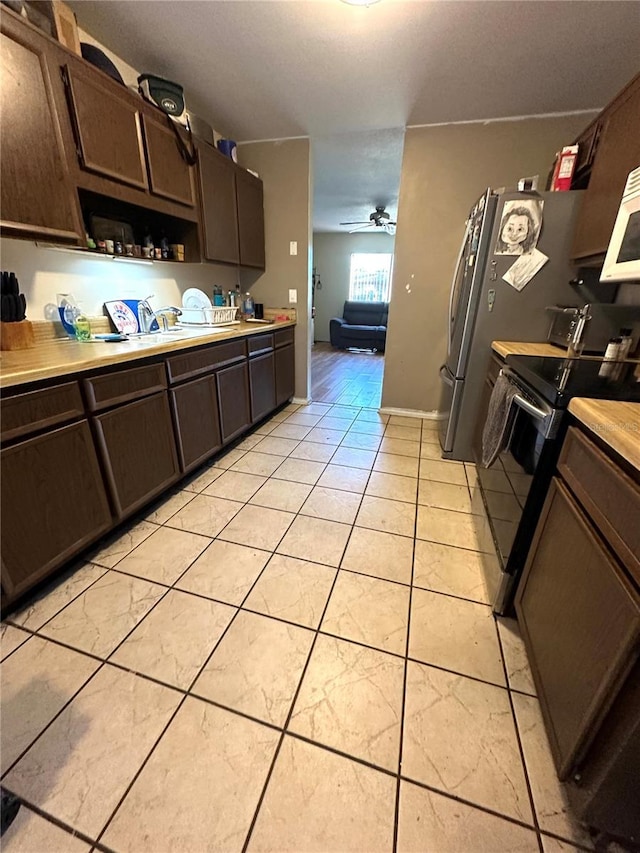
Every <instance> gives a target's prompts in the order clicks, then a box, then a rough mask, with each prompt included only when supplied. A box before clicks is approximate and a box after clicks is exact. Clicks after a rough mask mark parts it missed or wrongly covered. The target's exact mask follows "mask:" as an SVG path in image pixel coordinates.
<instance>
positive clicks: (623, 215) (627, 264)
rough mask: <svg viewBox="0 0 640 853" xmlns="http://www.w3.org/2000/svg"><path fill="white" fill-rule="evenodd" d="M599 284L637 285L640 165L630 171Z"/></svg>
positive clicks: (639, 264) (639, 247) (639, 250)
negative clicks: (603, 282)
mask: <svg viewBox="0 0 640 853" xmlns="http://www.w3.org/2000/svg"><path fill="white" fill-rule="evenodd" d="M600 281H638V282H640V166H639V167H638V168H637V169H634V170H633V172H629V177H628V178H627V183H626V184H625V187H624V192H623V194H622V201H621V202H620V209H619V210H618V215H617V217H616V222H615V225H614V226H613V231H612V232H611V240H610V241H609V248H608V249H607V255H606V257H605V259H604V264H603V266H602V273H601V274H600Z"/></svg>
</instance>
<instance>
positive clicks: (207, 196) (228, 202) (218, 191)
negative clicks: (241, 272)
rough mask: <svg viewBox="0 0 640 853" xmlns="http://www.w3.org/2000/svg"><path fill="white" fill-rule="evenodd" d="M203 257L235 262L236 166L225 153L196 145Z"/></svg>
mask: <svg viewBox="0 0 640 853" xmlns="http://www.w3.org/2000/svg"><path fill="white" fill-rule="evenodd" d="M198 169H199V178H200V198H201V202H202V228H203V231H204V257H205V258H206V260H208V261H222V262H224V263H229V264H237V263H238V261H239V260H240V254H239V249H238V208H237V204H236V175H235V173H236V169H235V167H234V165H233V163H232V162H231V160H229V158H228V157H224V156H223V155H222V154H219V153H218V152H217V151H216V150H215V149H214V148H212V147H211V146H210V145H205V144H201V145H200V146H199V147H198Z"/></svg>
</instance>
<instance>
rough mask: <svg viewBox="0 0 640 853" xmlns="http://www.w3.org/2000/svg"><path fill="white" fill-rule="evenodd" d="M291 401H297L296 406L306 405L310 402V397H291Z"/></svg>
mask: <svg viewBox="0 0 640 853" xmlns="http://www.w3.org/2000/svg"><path fill="white" fill-rule="evenodd" d="M291 402H292V403H297V405H298V406H308V405H309V403H310V402H311V397H292V398H291Z"/></svg>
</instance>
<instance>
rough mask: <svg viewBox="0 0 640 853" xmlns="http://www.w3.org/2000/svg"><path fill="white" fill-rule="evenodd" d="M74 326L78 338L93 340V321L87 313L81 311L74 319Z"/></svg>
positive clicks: (79, 339) (80, 339)
mask: <svg viewBox="0 0 640 853" xmlns="http://www.w3.org/2000/svg"><path fill="white" fill-rule="evenodd" d="M73 328H74V330H75V333H76V340H78V341H90V340H91V323H90V322H89V319H88V317H87V316H86V314H83V313H82V311H79V312H78V313H77V314H76V315H75V317H74V319H73Z"/></svg>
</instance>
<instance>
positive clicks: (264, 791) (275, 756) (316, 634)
mask: <svg viewBox="0 0 640 853" xmlns="http://www.w3.org/2000/svg"><path fill="white" fill-rule="evenodd" d="M351 530H352V531H353V525H352V526H351ZM350 538H351V532H350V533H349V536H348V537H347V541H346V543H345V546H344V549H343V554H342V557H341V558H340V561H339V563H338V565H339V564H340V562H342V559H343V557H344V551H346V549H347V546H348V543H349V539H350ZM335 572H336V573H335V575H334V578H333V582H332V584H331V589H330V590H329V594H328V595H327V599H326V601H325V603H324V607H323V609H322V613H321V614H320V619H319V620H318V624H317V627H316V629H315V631H314V638H313V641H312V643H311V646H310V648H309V653H308V655H307V659H306V661H305V664H304V667H303V669H302V672H301V674H300V678H299V679H298V686H297V687H296V690H295V693H294V694H293V699H292V700H291V705H290V706H289V711H288V713H287V716H286V719H285V722H284V726H283V728H282V734H281V735H280V739H279V741H278V744H277V745H276V749H275V751H274V754H273V759H272V761H271V765H270V767H269V770H268V772H267V776H266V778H265V781H264V785H263V788H262V791H261V793H260V797H259V798H258V802H257V804H256V808H255V811H254V814H253V818H252V820H251V823H250V824H249V829H248V831H247V835H246V837H245V841H244V844H243V846H242V853H246V851H247V848H248V846H249V843H250V841H251V836H252V834H253V830H254V828H255V825H256V822H257V820H258V815H259V813H260V809H261V807H262V803H263V802H264V799H265V797H266V794H267V789H268V787H269V783H270V781H271V777H272V775H273V771H274V769H275V765H276V762H277V760H278V756H279V755H280V750H281V748H282V744H283V743H284V738H285V735H286V734H288V731H287V730H288V728H289V723H290V722H291V717H292V716H293V710H294V708H295V706H296V702H297V700H298V696H299V695H300V690H301V688H302V684H303V682H304V679H305V676H306V674H307V670H308V668H309V663H310V662H311V658H312V656H313V651H314V649H315V647H316V643H317V641H318V637H319V635H320V626H321V625H322V622H323V621H324V617H325V615H326V612H327V609H328V607H329V602H330V601H331V596H332V595H333V591H334V589H335V586H336V583H337V581H338V575H339V573H340V569H339V568H338V567H336V569H335ZM292 734H293V733H292Z"/></svg>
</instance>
